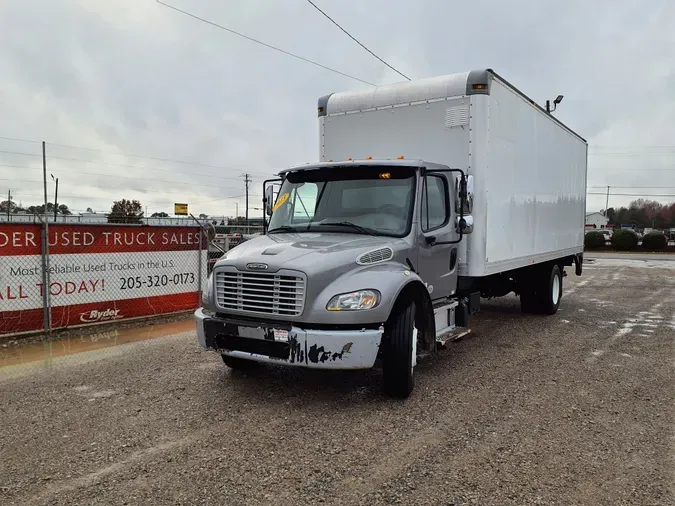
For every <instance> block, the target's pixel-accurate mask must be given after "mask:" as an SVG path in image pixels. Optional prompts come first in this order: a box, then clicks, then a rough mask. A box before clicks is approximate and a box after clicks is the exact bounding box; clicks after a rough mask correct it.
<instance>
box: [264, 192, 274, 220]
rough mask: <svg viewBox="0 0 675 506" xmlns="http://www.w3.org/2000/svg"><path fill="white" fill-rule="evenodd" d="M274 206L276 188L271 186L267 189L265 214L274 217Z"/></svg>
mask: <svg viewBox="0 0 675 506" xmlns="http://www.w3.org/2000/svg"><path fill="white" fill-rule="evenodd" d="M273 205H274V186H272V185H269V186H268V187H266V188H265V213H266V214H267V216H272V206H273Z"/></svg>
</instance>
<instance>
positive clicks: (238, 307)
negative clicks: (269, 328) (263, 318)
mask: <svg viewBox="0 0 675 506" xmlns="http://www.w3.org/2000/svg"><path fill="white" fill-rule="evenodd" d="M215 281H216V302H217V304H218V306H219V307H220V308H222V309H223V310H226V311H227V310H230V311H239V312H245V313H258V314H270V315H282V316H299V315H300V314H302V309H303V306H304V303H305V280H304V278H302V277H300V276H297V275H293V274H292V273H286V274H282V273H262V272H240V271H236V270H234V271H218V272H216V275H215Z"/></svg>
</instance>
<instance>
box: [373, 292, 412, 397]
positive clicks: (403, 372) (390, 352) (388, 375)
mask: <svg viewBox="0 0 675 506" xmlns="http://www.w3.org/2000/svg"><path fill="white" fill-rule="evenodd" d="M397 309H398V308H395V309H394V312H395V314H393V315H392V316H391V318H390V321H389V322H388V324H387V328H386V329H385V335H384V339H383V353H382V381H383V387H384V391H385V393H386V394H387V395H389V396H390V397H397V398H401V399H405V398H407V397H409V396H410V394H411V393H412V391H413V388H414V386H415V375H414V367H415V364H416V362H417V360H416V358H417V357H416V356H415V355H416V349H417V346H416V344H417V343H416V342H413V341H417V334H418V332H416V331H415V323H416V322H415V315H416V309H415V303H414V302H412V301H410V302H408V303H407V304H406V305H405V307H403V308H402V309H401V310H397Z"/></svg>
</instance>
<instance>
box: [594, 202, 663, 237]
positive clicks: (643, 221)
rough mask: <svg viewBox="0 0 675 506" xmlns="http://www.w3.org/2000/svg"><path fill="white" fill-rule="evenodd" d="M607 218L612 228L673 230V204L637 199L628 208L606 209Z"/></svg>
mask: <svg viewBox="0 0 675 506" xmlns="http://www.w3.org/2000/svg"><path fill="white" fill-rule="evenodd" d="M602 212H603V213H604V211H602ZM607 218H608V219H609V223H610V224H611V225H614V226H620V225H635V227H636V228H638V229H644V228H654V229H657V230H664V229H669V228H675V202H672V203H670V204H662V203H660V202H656V201H654V200H647V199H637V200H634V201H632V202H631V203H630V204H629V205H628V207H619V208H616V209H615V208H613V207H610V208H608V209H607Z"/></svg>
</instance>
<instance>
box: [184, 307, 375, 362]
mask: <svg viewBox="0 0 675 506" xmlns="http://www.w3.org/2000/svg"><path fill="white" fill-rule="evenodd" d="M195 320H196V323H197V341H198V343H199V345H200V346H201V347H202V348H204V349H207V350H214V351H217V352H219V353H221V354H223V355H229V356H231V357H238V358H243V359H247V360H254V361H257V362H267V363H270V364H280V365H288V366H294V367H308V368H312V369H370V368H371V367H373V365H374V364H375V359H376V358H377V354H378V351H379V348H380V342H381V340H382V333H383V328H382V327H380V328H379V329H363V330H330V331H325V330H305V329H301V328H298V327H295V326H293V327H286V328H283V326H280V327H279V328H277V329H275V328H272V327H271V326H270V325H269V324H261V325H260V326H259V327H253V326H252V325H251V324H250V323H249V322H246V324H244V325H242V322H239V321H237V320H236V319H232V320H230V319H224V318H218V317H215V316H213V315H210V314H207V313H205V312H204V311H203V309H202V308H200V309H197V311H195Z"/></svg>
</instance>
